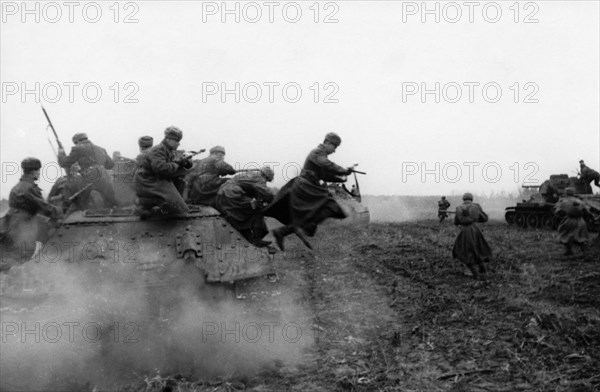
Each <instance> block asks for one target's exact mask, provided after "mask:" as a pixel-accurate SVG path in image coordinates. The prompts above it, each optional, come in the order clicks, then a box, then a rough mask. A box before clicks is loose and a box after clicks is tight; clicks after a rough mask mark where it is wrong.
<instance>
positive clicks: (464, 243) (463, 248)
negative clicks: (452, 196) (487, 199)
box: [452, 193, 492, 279]
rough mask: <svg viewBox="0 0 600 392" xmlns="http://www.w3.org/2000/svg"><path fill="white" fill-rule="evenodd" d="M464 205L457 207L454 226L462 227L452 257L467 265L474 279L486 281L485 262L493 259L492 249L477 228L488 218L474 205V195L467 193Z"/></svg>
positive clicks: (478, 206)
mask: <svg viewBox="0 0 600 392" xmlns="http://www.w3.org/2000/svg"><path fill="white" fill-rule="evenodd" d="M462 199H463V204H462V205H460V206H458V207H456V215H455V216H454V224H455V225H456V226H460V233H459V234H458V236H457V237H456V241H454V247H453V248H452V257H453V258H455V259H459V260H460V261H462V262H463V263H465V264H466V265H467V267H468V268H469V270H470V271H471V273H472V274H473V278H475V279H480V278H481V279H485V275H486V270H485V265H484V263H485V262H488V261H489V259H490V257H492V249H491V248H490V246H489V245H488V243H487V241H486V240H485V238H484V237H483V233H482V232H481V230H480V229H479V227H477V224H476V223H477V222H481V223H483V222H487V220H488V216H487V214H486V213H485V212H483V209H482V208H481V206H480V205H479V204H477V203H473V195H472V194H471V193H465V194H464V195H463V197H462Z"/></svg>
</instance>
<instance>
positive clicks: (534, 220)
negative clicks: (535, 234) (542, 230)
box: [527, 214, 540, 229]
mask: <svg viewBox="0 0 600 392" xmlns="http://www.w3.org/2000/svg"><path fill="white" fill-rule="evenodd" d="M539 224H540V219H539V217H538V216H537V215H536V214H529V215H527V226H528V227H531V228H532V229H535V228H537V227H538V226H539Z"/></svg>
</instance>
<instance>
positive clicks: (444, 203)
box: [438, 196, 450, 223]
mask: <svg viewBox="0 0 600 392" xmlns="http://www.w3.org/2000/svg"><path fill="white" fill-rule="evenodd" d="M449 207H450V202H449V201H448V200H446V196H442V200H439V201H438V218H440V223H442V222H443V221H444V219H446V218H447V217H448V208H449Z"/></svg>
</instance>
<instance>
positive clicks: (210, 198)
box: [186, 146, 235, 206]
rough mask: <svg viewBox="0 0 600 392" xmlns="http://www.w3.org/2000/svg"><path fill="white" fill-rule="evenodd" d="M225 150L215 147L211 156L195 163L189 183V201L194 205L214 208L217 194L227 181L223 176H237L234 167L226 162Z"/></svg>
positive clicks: (188, 177) (189, 175) (188, 176)
mask: <svg viewBox="0 0 600 392" xmlns="http://www.w3.org/2000/svg"><path fill="white" fill-rule="evenodd" d="M224 158H225V148H223V147H221V146H215V147H213V148H211V149H210V155H209V156H208V157H206V158H204V159H200V160H197V161H195V162H194V166H193V167H192V170H191V173H190V174H188V175H187V176H186V180H187V181H188V186H189V187H188V189H189V195H188V201H189V202H190V203H193V204H203V205H207V206H214V205H215V199H216V197H217V192H218V191H219V188H220V187H221V185H223V184H224V183H225V181H227V180H226V179H225V178H222V176H226V175H230V174H235V169H234V168H233V166H231V165H230V164H228V163H227V162H225V160H224Z"/></svg>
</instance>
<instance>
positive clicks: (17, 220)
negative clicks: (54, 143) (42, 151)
mask: <svg viewBox="0 0 600 392" xmlns="http://www.w3.org/2000/svg"><path fill="white" fill-rule="evenodd" d="M41 167H42V163H41V162H40V160H39V159H37V158H25V159H23V161H22V162H21V168H22V169H23V176H22V177H21V179H20V180H19V183H18V184H17V185H15V186H14V187H13V188H12V189H11V191H10V195H9V197H8V205H9V207H10V209H9V211H8V213H7V214H6V216H4V217H3V218H2V220H3V222H2V233H1V235H0V238H1V239H2V245H3V246H6V248H7V249H13V250H14V249H15V247H18V246H23V248H22V249H21V256H20V260H19V261H20V262H23V261H26V260H28V259H29V258H30V257H31V256H32V255H33V252H34V251H35V243H36V241H41V242H45V241H47V240H48V238H50V235H51V231H52V230H53V229H54V228H55V227H57V226H58V225H59V223H60V219H62V215H63V214H62V210H61V208H59V207H56V206H54V205H52V204H50V203H48V202H47V201H46V200H44V198H43V197H42V190H41V189H40V188H39V187H38V186H37V184H36V183H35V182H36V181H37V180H39V178H40V169H41ZM46 217H47V218H46ZM48 218H49V219H48Z"/></svg>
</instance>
